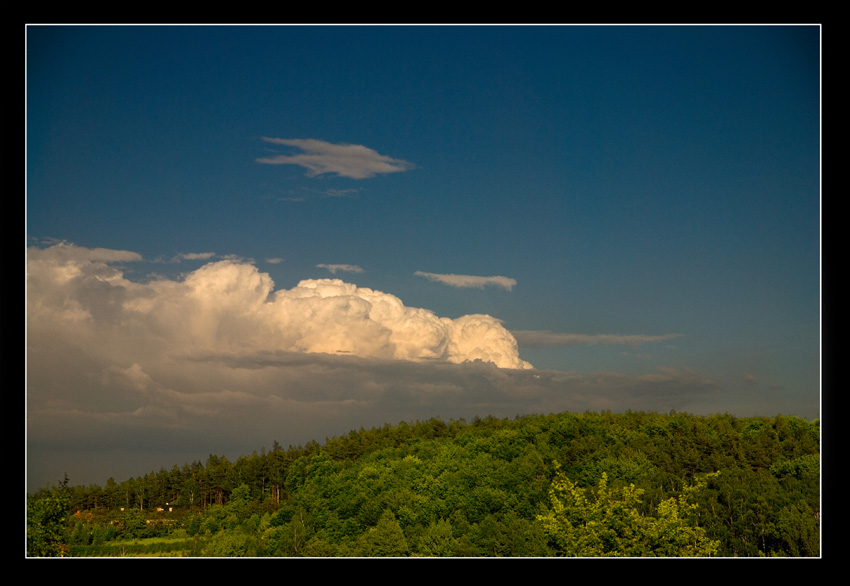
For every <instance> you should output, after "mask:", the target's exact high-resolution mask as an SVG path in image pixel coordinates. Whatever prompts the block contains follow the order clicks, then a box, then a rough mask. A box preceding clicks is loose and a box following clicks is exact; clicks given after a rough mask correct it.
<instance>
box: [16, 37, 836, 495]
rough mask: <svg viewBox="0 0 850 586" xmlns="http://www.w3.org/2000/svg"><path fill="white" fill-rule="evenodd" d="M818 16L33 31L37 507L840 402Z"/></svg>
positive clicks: (32, 460) (32, 431)
mask: <svg viewBox="0 0 850 586" xmlns="http://www.w3.org/2000/svg"><path fill="white" fill-rule="evenodd" d="M820 33H821V31H820V28H819V27H817V26H762V27H759V26H729V27H727V26H709V27H702V26H661V27H646V26H625V27H613V26H474V27H467V26H424V27H420V26H272V27H267V26H192V27H186V26H168V27H156V26H139V27H136V26H29V27H27V29H26V42H27V44H26V51H27V53H26V58H27V61H26V72H27V78H26V90H27V101H26V106H27V117H26V121H27V135H26V138H27V145H26V155H27V175H26V180H27V186H26V187H27V193H26V206H27V207H26V238H27V243H26V244H27V251H26V254H27V277H26V278H27V341H26V350H27V387H26V395H27V412H26V421H27V425H26V428H27V438H26V439H27V470H28V483H29V485H30V486H31V487H32V486H40V485H43V484H44V483H45V482H56V481H58V480H59V479H61V478H62V476H63V474H64V473H67V474H68V475H69V478H70V480H71V482H72V483H73V484H88V483H98V484H101V485H102V484H104V483H105V482H106V480H107V478H108V477H109V476H113V477H114V478H115V479H116V480H118V481H121V480H124V479H126V478H129V477H131V476H138V475H140V474H145V473H147V472H149V471H151V470H155V469H156V470H158V469H159V467H160V466H165V467H166V468H170V467H171V466H172V465H174V464H177V465H182V464H183V463H185V462H191V461H192V460H196V459H198V460H201V461H206V458H207V457H208V455H209V454H211V453H215V454H219V455H226V456H227V457H229V458H234V459H235V458H236V457H238V456H239V455H242V454H250V453H251V452H252V451H254V450H256V451H257V452H259V451H260V450H261V449H262V448H263V447H265V448H267V449H268V448H270V447H271V445H272V443H273V442H274V441H275V440H276V441H278V442H280V443H281V444H282V445H284V446H287V445H289V444H292V445H298V444H304V443H306V442H308V441H310V440H313V439H316V440H317V441H319V442H323V441H324V439H325V438H326V437H330V436H334V435H342V434H345V433H347V432H348V431H349V430H351V429H359V428H360V427H361V426H362V427H366V428H369V427H372V426H375V425H382V424H384V423H393V424H394V423H398V422H399V421H402V420H407V421H414V420H416V419H427V418H429V417H432V416H440V417H442V418H444V419H446V420H448V419H449V418H461V417H464V418H466V419H468V420H469V419H471V418H473V417H474V416H476V415H479V416H482V417H483V416H486V415H496V416H499V417H514V416H515V415H519V414H525V413H550V412H556V411H563V410H573V411H584V410H587V409H590V410H599V409H611V410H613V411H623V410H626V409H632V410H649V411H662V412H667V411H669V410H671V409H675V410H677V411H687V412H691V413H697V414H708V413H716V412H728V413H732V414H735V415H740V416H746V415H775V414H777V413H783V414H791V415H800V416H803V417H815V416H818V414H819V412H820V402H819V393H820V345H819V340H820V335H819V328H820V319H819V318H820V316H819V312H820V297H819V296H820V246H819V245H820Z"/></svg>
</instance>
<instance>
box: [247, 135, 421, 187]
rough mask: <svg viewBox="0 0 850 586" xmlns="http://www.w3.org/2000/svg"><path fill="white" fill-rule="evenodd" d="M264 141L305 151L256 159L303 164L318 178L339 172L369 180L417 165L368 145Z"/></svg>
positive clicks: (304, 140)
mask: <svg viewBox="0 0 850 586" xmlns="http://www.w3.org/2000/svg"><path fill="white" fill-rule="evenodd" d="M262 140H263V141H265V142H268V143H272V144H279V145H284V146H291V147H295V148H297V149H299V150H300V151H301V153H298V154H294V155H274V156H270V157H261V158H258V159H257V160H256V161H257V162H258V163H262V164H266V165H299V166H301V167H304V168H305V169H307V171H308V173H307V174H308V175H309V176H311V177H315V176H317V175H323V174H325V173H335V174H337V175H340V176H341V177H349V178H351V179H367V178H369V177H374V176H375V175H379V174H385V173H398V172H401V171H408V170H410V169H412V168H413V167H414V165H413V164H412V163H410V162H408V161H404V160H401V159H394V158H392V157H388V156H386V155H382V154H380V153H378V152H376V151H374V150H372V149H370V148H368V147H365V146H363V145H357V144H334V143H330V142H325V141H323V140H317V139H313V138H308V139H298V138H268V137H263V138H262Z"/></svg>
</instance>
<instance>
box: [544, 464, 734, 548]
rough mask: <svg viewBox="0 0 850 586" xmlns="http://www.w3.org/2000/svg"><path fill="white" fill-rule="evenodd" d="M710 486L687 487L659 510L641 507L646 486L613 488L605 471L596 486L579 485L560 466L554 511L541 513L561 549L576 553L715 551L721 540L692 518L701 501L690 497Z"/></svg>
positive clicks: (552, 498) (553, 497) (553, 492)
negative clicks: (653, 513)
mask: <svg viewBox="0 0 850 586" xmlns="http://www.w3.org/2000/svg"><path fill="white" fill-rule="evenodd" d="M703 486H704V481H703V480H700V481H698V482H697V485H696V486H689V487H686V488H685V489H684V490H683V491H682V493H681V494H680V495H679V496H678V497H671V498H669V499H666V500H664V501H662V502H660V503H659V504H658V506H657V507H656V515H657V516H651V515H647V514H644V513H642V512H641V508H642V507H641V505H642V501H641V496H642V495H643V492H644V491H643V490H642V489H639V488H635V485H634V484H629V485H627V486H624V487H623V488H621V489H619V490H614V489H611V488H609V487H608V475H607V474H605V473H603V474H602V479H601V480H600V481H599V484H598V485H597V486H596V488H595V490H586V489H582V488H580V487H578V486H576V485H575V484H574V483H573V482H572V481H571V480H570V479H569V478H568V477H567V476H566V475H565V474H564V473H563V472H561V471H560V470H558V471H557V475H556V478H555V480H554V481H553V483H552V489H551V491H550V502H551V510H550V511H549V512H547V513H546V514H543V515H539V516H538V520H539V521H541V522H542V524H543V527H544V530H545V532H546V534H547V535H548V536H549V538H550V540H551V542H552V545H553V548H554V549H555V550H556V551H557V552H558V554H560V555H563V556H570V557H601V556H626V557H652V556H664V557H684V556H711V555H714V554H716V553H717V550H718V548H719V543H718V542H716V541H712V540H711V539H709V538H708V537H707V536H706V533H705V530H704V529H702V528H700V527H697V526H695V525H693V524H692V523H691V521H690V519H689V517H690V514H691V513H692V512H693V511H695V509H696V507H697V505H695V504H691V503H689V502H688V500H689V497H690V496H691V495H692V493H694V492H695V491H698V490H700V489H701V488H702V487H703Z"/></svg>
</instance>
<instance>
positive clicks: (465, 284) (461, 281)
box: [414, 271, 516, 291]
mask: <svg viewBox="0 0 850 586" xmlns="http://www.w3.org/2000/svg"><path fill="white" fill-rule="evenodd" d="M414 274H415V275H416V276H418V277H425V278H426V279H428V280H430V281H436V282H438V283H443V284H444V285H449V286H451V287H459V288H474V289H483V288H484V287H488V286H492V287H501V288H502V289H507V290H508V291H510V290H511V289H513V287H514V286H515V285H516V279H511V278H509V277H498V276H497V277H477V276H474V275H451V274H449V275H441V274H437V273H425V272H423V271H416V273H414Z"/></svg>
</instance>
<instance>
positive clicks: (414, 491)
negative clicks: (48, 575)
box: [28, 412, 820, 557]
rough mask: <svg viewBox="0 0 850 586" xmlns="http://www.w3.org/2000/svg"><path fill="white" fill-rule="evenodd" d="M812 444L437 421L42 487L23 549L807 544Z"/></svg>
mask: <svg viewBox="0 0 850 586" xmlns="http://www.w3.org/2000/svg"><path fill="white" fill-rule="evenodd" d="M819 444H820V422H819V421H806V420H804V419H800V418H796V417H787V416H776V417H772V418H767V417H763V418H762V417H749V418H736V417H733V416H730V415H713V416H707V417H701V416H694V415H689V414H682V413H669V414H656V413H643V412H627V413H623V414H613V413H610V412H604V413H581V414H576V413H561V414H556V415H547V416H526V417H521V418H517V419H514V420H507V419H496V418H491V417H490V418H485V419H478V418H476V419H475V420H473V421H469V422H467V421H464V420H459V421H454V420H452V421H449V422H444V421H442V420H440V419H438V418H434V419H430V420H428V421H417V422H416V423H401V424H398V425H385V426H383V427H380V428H374V429H369V430H365V429H360V430H359V431H352V432H350V433H348V434H347V435H344V436H340V437H335V438H332V439H328V440H326V442H325V443H324V444H323V445H320V444H319V443H316V442H313V443H311V444H308V445H306V446H299V447H289V448H288V449H284V448H282V447H281V446H279V445H277V443H275V444H274V445H273V446H272V448H271V449H270V450H269V451H266V450H261V452H260V453H259V454H258V453H256V452H255V453H253V454H251V455H250V456H242V457H240V458H238V459H237V460H236V461H230V460H228V459H227V458H225V457H222V456H212V455H211V456H210V457H209V458H208V459H207V461H206V462H205V463H201V462H194V463H186V464H185V465H183V466H182V467H178V466H174V467H173V468H172V469H171V470H166V469H164V468H163V469H160V470H159V471H158V472H151V473H149V474H147V475H145V476H144V477H138V478H131V479H127V480H124V481H122V482H115V481H113V480H112V479H110V480H109V481H108V482H107V484H106V486H103V487H100V486H96V485H92V486H73V485H71V484H70V483H68V484H64V485H62V486H59V487H54V488H50V489H44V490H42V491H41V492H40V493H39V494H37V495H34V496H33V497H30V499H29V503H28V509H29V512H30V524H29V534H30V535H29V538H30V543H31V546H30V553H31V555H51V554H52V553H56V552H57V551H59V552H60V553H65V554H66V555H68V554H70V555H113V554H114V552H113V553H110V550H109V544H110V543H112V542H115V541H116V540H121V539H125V540H126V539H127V538H131V537H132V538H141V537H153V536H160V537H173V538H182V539H183V540H184V541H183V542H181V543H182V545H180V546H179V548H182V549H181V551H179V552H177V553H179V554H182V555H214V556H242V555H245V556H323V557H324V556H388V555H392V556H415V555H422V556H535V557H537V556H541V557H543V556H555V555H577V556H597V555H628V556H650V555H664V556H678V555H706V556H707V555H712V556H730V557H731V556H762V555H766V556H817V555H819V551H820V538H819V536H820V459H819V452H820V445H819ZM56 502H61V503H62V504H63V506H65V507H67V509H68V514H67V516H66V517H64V519H63V521H62V524H63V526H64V533H62V532H61V531H59V532H58V533H56V534H51V535H53V536H52V537H49V536H47V537H45V535H46V529H45V527H46V525H47V524H48V520H47V519H48V517H49V515H48V514H47V513H45V512H44V511H45V510H47V509H48V508H49V507H47V506H46V505H45V504H44V503H54V504H55V503H56ZM39 507H41V508H39ZM39 515H41V516H40V517H39ZM54 520H55V519H54ZM42 530H44V531H42ZM40 531H42V532H41V533H40ZM39 539H41V541H39ZM37 544H40V545H42V546H43V547H45V548H46V549H45V550H44V551H40V550H36V549H34V547H35V545H37ZM50 547H53V549H50ZM175 547H178V546H175ZM57 548H58V549H57ZM98 548H99V549H98Z"/></svg>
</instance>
